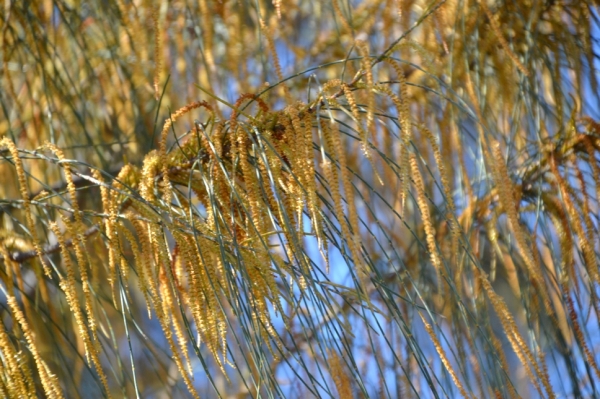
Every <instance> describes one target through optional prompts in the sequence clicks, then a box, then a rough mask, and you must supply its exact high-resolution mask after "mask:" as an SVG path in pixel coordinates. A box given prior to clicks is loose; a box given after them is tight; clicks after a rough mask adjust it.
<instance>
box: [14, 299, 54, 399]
mask: <svg viewBox="0 0 600 399" xmlns="http://www.w3.org/2000/svg"><path fill="white" fill-rule="evenodd" d="M6 300H7V302H8V306H9V307H10V310H11V312H12V314H13V317H14V318H15V320H16V321H17V322H18V323H19V325H20V326H21V330H22V331H23V335H24V336H25V341H27V346H28V349H29V351H30V352H31V355H32V356H33V360H34V361H35V365H36V367H37V371H38V375H39V377H40V381H41V382H42V387H43V388H44V393H45V394H46V396H47V397H48V398H63V397H64V396H63V394H62V391H61V389H60V384H59V381H58V378H56V376H55V375H53V374H51V373H50V370H49V368H48V365H47V364H46V362H44V360H43V359H42V357H41V356H40V354H39V352H38V348H37V346H36V345H35V341H34V338H35V335H34V333H33V332H32V331H31V329H30V327H29V324H28V323H27V319H26V318H25V315H24V314H23V312H21V309H19V305H18V303H17V299H16V298H15V297H14V296H12V295H9V296H7V298H6Z"/></svg>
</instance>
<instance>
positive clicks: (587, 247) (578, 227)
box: [550, 156, 600, 283]
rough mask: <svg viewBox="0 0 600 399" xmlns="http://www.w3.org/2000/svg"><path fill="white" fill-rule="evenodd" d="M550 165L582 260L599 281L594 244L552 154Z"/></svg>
mask: <svg viewBox="0 0 600 399" xmlns="http://www.w3.org/2000/svg"><path fill="white" fill-rule="evenodd" d="M550 167H551V170H552V172H553V173H554V177H555V178H556V181H557V183H558V187H559V188H560V190H561V194H562V199H563V201H564V206H565V208H566V209H567V213H568V215H569V221H570V224H571V226H573V229H574V230H575V233H576V234H577V237H578V238H579V246H580V247H581V251H582V252H583V260H584V262H585V265H586V270H587V272H588V273H589V274H590V276H591V278H592V279H593V280H594V281H596V282H597V283H600V272H599V271H598V260H597V258H596V253H595V251H594V245H593V243H592V242H590V240H589V239H588V236H587V234H586V232H585V230H584V228H583V226H582V224H581V211H580V210H578V209H577V208H576V207H575V204H573V201H572V199H571V196H572V194H571V192H570V191H571V190H569V187H568V184H567V183H566V182H565V180H564V179H563V178H562V176H561V175H560V172H559V170H558V167H557V165H556V160H555V158H554V156H552V157H551V159H550Z"/></svg>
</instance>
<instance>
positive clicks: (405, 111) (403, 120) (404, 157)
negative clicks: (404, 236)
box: [392, 64, 412, 215]
mask: <svg viewBox="0 0 600 399" xmlns="http://www.w3.org/2000/svg"><path fill="white" fill-rule="evenodd" d="M392 65H393V64H392ZM396 72H397V73H398V80H399V82H400V109H399V110H398V111H399V115H398V116H399V119H400V140H401V142H402V148H401V150H400V157H399V158H400V185H401V188H400V198H399V199H400V214H401V215H403V214H404V206H405V203H406V197H407V195H408V187H409V176H408V175H409V169H410V166H409V151H408V148H409V146H410V140H411V138H412V135H411V128H410V126H411V123H410V112H409V102H408V85H407V84H406V76H405V75H404V72H403V71H402V70H401V69H400V68H397V69H396Z"/></svg>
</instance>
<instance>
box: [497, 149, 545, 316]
mask: <svg viewBox="0 0 600 399" xmlns="http://www.w3.org/2000/svg"><path fill="white" fill-rule="evenodd" d="M493 153H494V160H495V165H494V166H495V171H493V174H494V176H495V180H496V184H497V186H498V191H499V195H498V197H499V200H500V203H501V204H502V207H503V208H504V212H506V216H507V218H508V222H509V225H510V227H511V230H512V232H513V234H514V236H515V241H516V244H517V248H518V250H519V253H520V254H521V256H522V257H523V260H524V261H525V265H526V266H527V270H528V271H529V273H530V274H531V276H532V278H533V280H534V281H535V283H536V284H537V288H538V290H539V291H538V292H540V294H541V295H542V296H543V297H544V303H546V304H547V305H548V306H547V309H548V310H549V311H550V312H551V310H550V309H551V306H550V305H549V299H548V297H547V294H546V293H545V291H544V289H543V287H544V286H545V284H544V278H543V276H542V273H541V271H540V268H539V267H538V266H537V265H536V264H535V262H534V258H533V254H532V253H531V248H530V246H529V245H528V244H527V240H526V238H525V234H524V233H523V229H522V228H521V224H520V223H519V215H518V213H517V208H516V206H517V203H516V200H515V195H514V189H513V186H512V183H511V181H510V178H509V176H508V170H507V168H506V164H505V163H504V159H503V157H502V152H501V150H500V145H499V144H496V145H495V146H494V148H493Z"/></svg>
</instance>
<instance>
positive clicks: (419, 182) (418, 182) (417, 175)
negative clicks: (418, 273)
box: [410, 156, 441, 286]
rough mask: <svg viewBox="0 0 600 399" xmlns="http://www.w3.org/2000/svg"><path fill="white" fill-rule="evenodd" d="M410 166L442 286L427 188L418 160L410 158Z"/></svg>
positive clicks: (428, 245) (430, 254)
mask: <svg viewBox="0 0 600 399" xmlns="http://www.w3.org/2000/svg"><path fill="white" fill-rule="evenodd" d="M410 166H411V170H412V178H413V180H414V182H415V188H416V189H417V204H418V205H419V209H420V210H421V218H422V219H423V226H424V228H425V235H426V240H427V247H428V248H429V256H430V258H431V263H432V265H433V267H434V268H435V272H436V277H437V281H438V284H439V285H440V286H441V280H440V277H441V260H440V256H439V254H438V250H437V245H436V239H435V229H434V227H433V224H432V223H431V216H430V215H429V206H428V205H427V197H426V196H425V186H424V184H423V179H422V178H421V172H420V171H419V167H418V166H417V160H416V158H415V157H414V156H411V157H410Z"/></svg>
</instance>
